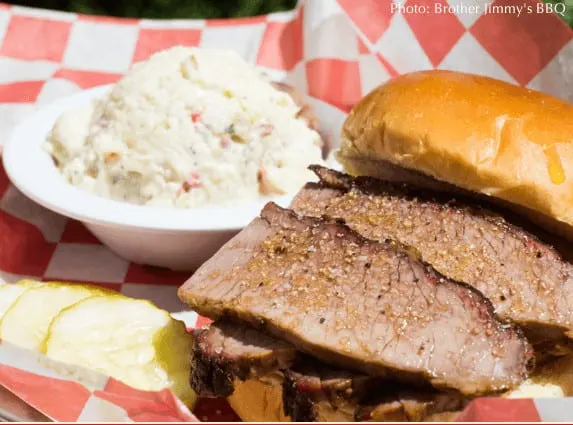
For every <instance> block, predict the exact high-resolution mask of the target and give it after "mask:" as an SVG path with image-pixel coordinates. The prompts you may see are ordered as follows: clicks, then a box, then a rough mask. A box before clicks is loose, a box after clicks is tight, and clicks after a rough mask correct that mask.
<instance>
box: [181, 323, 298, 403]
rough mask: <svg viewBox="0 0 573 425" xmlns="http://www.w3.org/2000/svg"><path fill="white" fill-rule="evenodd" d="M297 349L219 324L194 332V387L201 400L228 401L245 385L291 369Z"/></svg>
mask: <svg viewBox="0 0 573 425" xmlns="http://www.w3.org/2000/svg"><path fill="white" fill-rule="evenodd" d="M296 356H297V352H296V350H295V348H294V347H293V346H292V345H290V344H288V343H287V342H284V341H281V340H277V339H275V338H273V337H270V336H267V335H265V334H264V333H262V332H259V331H257V330H255V329H253V328H250V327H248V326H241V325H236V324H234V323H229V322H224V321H223V322H215V323H212V324H211V325H210V326H208V327H204V328H201V329H195V330H194V340H193V359H192V368H191V387H192V388H193V389H194V390H195V392H196V393H197V394H198V395H199V396H200V397H228V396H230V395H231V394H232V393H233V390H234V384H233V383H234V381H235V379H240V380H242V381H244V380H246V379H251V378H255V377H259V376H264V375H266V374H268V373H271V372H274V371H277V370H280V369H284V368H287V367H289V366H290V365H291V364H292V363H293V362H294V361H295V359H296Z"/></svg>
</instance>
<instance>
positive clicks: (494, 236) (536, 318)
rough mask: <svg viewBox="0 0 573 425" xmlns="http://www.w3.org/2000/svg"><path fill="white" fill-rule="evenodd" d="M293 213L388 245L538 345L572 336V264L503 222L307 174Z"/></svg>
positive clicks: (436, 198) (457, 205)
mask: <svg viewBox="0 0 573 425" xmlns="http://www.w3.org/2000/svg"><path fill="white" fill-rule="evenodd" d="M311 168H312V169H313V170H314V171H315V173H316V174H317V175H318V177H319V178H320V180H321V182H320V183H319V184H308V185H307V186H306V187H305V188H304V189H303V190H302V191H301V192H300V193H299V195H298V196H297V197H296V198H295V200H294V201H293V203H292V208H293V209H294V210H295V211H297V212H298V213H300V214H304V215H310V216H317V217H320V216H329V217H334V218H337V219H342V220H343V221H344V222H345V223H346V224H347V225H348V226H349V227H351V228H352V229H354V230H356V231H357V232H359V233H360V234H361V235H363V236H364V237H366V238H369V239H374V240H385V239H392V240H396V241H398V242H400V243H403V244H405V245H408V246H410V247H412V248H414V249H415V250H416V251H417V253H418V255H419V256H420V257H421V259H422V260H423V261H425V262H427V263H429V264H431V265H432V266H433V267H434V268H435V269H436V270H437V271H438V272H440V273H441V274H443V275H444V276H447V277H449V278H451V279H453V280H458V281H463V282H465V283H468V284H470V285H472V286H473V287H475V288H476V289H478V290H479V291H480V292H481V293H483V294H484V295H485V296H486V297H487V298H489V299H490V301H491V302H492V303H493V305H494V308H495V312H496V314H497V315H498V316H499V317H500V318H502V319H507V320H511V321H513V322H515V323H518V324H519V325H521V326H523V327H524V328H525V330H526V332H527V336H528V337H529V338H530V339H531V340H532V341H534V342H535V343H537V342H547V341H553V342H555V341H557V340H559V339H561V338H563V337H564V332H565V333H566V334H567V335H568V336H569V337H572V336H573V335H572V334H571V331H572V329H573V265H571V264H570V263H569V262H567V261H565V260H564V259H563V258H562V257H561V256H560V255H559V253H558V252H557V251H556V250H555V249H553V248H552V247H551V246H549V245H548V244H546V243H543V242H541V240H539V239H538V238H537V237H535V236H533V235H532V234H530V233H528V232H526V231H525V230H523V229H522V228H519V227H517V226H515V225H512V224H510V223H509V222H507V221H506V220H505V219H504V218H502V216H500V215H498V214H494V213H493V212H491V211H489V210H486V209H483V208H480V207H478V206H475V201H473V202H472V203H469V202H465V201H455V200H453V199H452V198H451V196H449V195H444V194H439V193H435V192H432V191H429V190H424V191H420V190H417V189H414V188H410V187H408V186H405V185H399V184H393V183H388V182H384V181H381V180H377V179H373V178H364V177H359V178H352V177H350V176H348V175H345V174H342V173H339V172H336V171H333V170H329V169H326V168H323V167H319V166H313V167H311Z"/></svg>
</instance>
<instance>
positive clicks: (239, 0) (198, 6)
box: [0, 0, 360, 19]
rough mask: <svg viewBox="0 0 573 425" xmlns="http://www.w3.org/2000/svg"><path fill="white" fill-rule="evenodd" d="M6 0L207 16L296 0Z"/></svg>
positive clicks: (275, 7) (118, 12) (256, 11)
mask: <svg viewBox="0 0 573 425" xmlns="http://www.w3.org/2000/svg"><path fill="white" fill-rule="evenodd" d="M0 1H2V0H0ZM357 1H360V0H357ZM8 3H13V4H20V5H25V6H32V7H41V8H47V9H57V10H67V11H70V12H78V13H87V14H98V15H109V16H121V17H137V18H161V19H168V18H176V19H194V18H196V19H199V18H200V19H209V18H234V17H245V16H255V15H261V14H266V13H270V12H275V11H281V10H289V9H292V8H294V7H295V5H296V0H13V1H11V0H8Z"/></svg>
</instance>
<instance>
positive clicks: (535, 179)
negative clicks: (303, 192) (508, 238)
mask: <svg viewBox="0 0 573 425" xmlns="http://www.w3.org/2000/svg"><path fill="white" fill-rule="evenodd" d="M337 159H338V161H339V162H340V163H342V165H343V166H344V168H345V170H346V171H347V172H348V173H350V174H353V175H370V176H373V177H379V178H384V179H390V180H399V181H406V182H410V183H414V184H417V185H421V186H424V187H432V188H435V189H439V190H444V189H445V190H454V191H455V190H456V189H459V188H461V189H463V190H466V191H469V192H472V193H475V194H478V195H483V196H487V197H492V198H493V200H494V201H501V202H500V203H501V204H503V205H506V206H510V207H511V208H512V209H514V210H516V211H518V212H520V213H522V214H525V215H526V216H527V217H528V218H530V219H531V220H532V221H534V222H536V223H537V224H540V225H542V226H543V227H545V228H547V229H548V230H550V231H553V232H557V233H559V234H561V235H563V236H565V237H567V238H568V239H570V240H573V226H572V225H573V105H571V104H569V103H567V102H565V101H563V100H559V99H557V98H554V97H551V96H549V95H546V94H543V93H541V92H537V91H533V90H528V89H525V88H522V87H518V86H514V85H512V84H509V83H505V82H502V81H498V80H495V79H492V78H487V77H482V76H477V75H471V74H464V73H460V72H454V71H441V70H434V71H421V72H415V73H411V74H406V75H402V76H400V77H397V78H395V79H393V80H390V81H389V82H387V83H385V84H383V85H381V86H380V87H378V88H377V89H375V90H374V91H372V92H371V93H370V94H368V95H367V96H366V97H365V98H364V99H362V100H361V101H360V102H359V103H358V104H357V105H356V106H355V107H354V109H353V110H352V111H351V113H350V115H349V116H348V118H347V120H346V122H345V124H344V126H343V130H342V139H341V147H340V149H339V151H338V152H337Z"/></svg>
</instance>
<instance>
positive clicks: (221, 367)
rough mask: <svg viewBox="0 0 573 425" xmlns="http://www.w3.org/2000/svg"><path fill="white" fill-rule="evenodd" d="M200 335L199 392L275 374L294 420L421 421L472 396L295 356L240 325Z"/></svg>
mask: <svg viewBox="0 0 573 425" xmlns="http://www.w3.org/2000/svg"><path fill="white" fill-rule="evenodd" d="M195 336H196V338H195V346H194V350H193V356H194V362H193V369H192V386H193V388H194V389H195V390H196V391H197V393H198V395H199V396H201V397H212V396H215V397H226V396H229V395H231V393H232V392H233V386H234V382H235V380H237V379H239V380H243V381H246V380H253V379H262V380H263V381H265V382H268V380H267V379H266V378H267V377H268V376H274V379H272V381H273V382H277V384H276V385H281V387H282V394H283V397H282V398H283V408H284V411H285V414H286V415H288V416H290V417H291V418H292V420H293V421H295V422H305V421H313V422H314V421H327V420H330V421H332V420H336V421H388V420H400V421H417V420H421V419H423V418H425V417H427V416H428V415H429V414H432V413H438V412H445V411H456V410H459V409H461V408H462V407H463V405H465V404H466V403H467V402H468V401H469V399H468V398H465V397H462V396H460V395H459V394H458V393H439V392H437V391H435V390H433V389H432V388H412V387H407V386H404V385H401V384H398V383H396V382H387V381H381V380H380V379H378V378H374V377H370V376H368V375H364V374H361V373H353V372H348V371H344V370H340V369H336V368H332V367H330V366H327V365H325V364H324V363H321V362H318V361H316V360H314V359H312V358H310V357H308V356H304V355H298V356H296V353H294V352H293V347H292V346H291V345H290V344H288V343H284V342H282V341H279V340H276V339H274V338H272V337H269V336H267V335H265V334H264V333H262V332H260V331H257V330H255V329H253V328H251V327H248V326H245V325H241V324H236V323H229V322H215V323H213V324H211V325H210V326H209V327H205V328H202V329H198V330H196V331H195ZM295 359H296V360H295ZM280 377H282V384H280V383H279V382H280V381H281V379H279V378H280Z"/></svg>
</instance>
